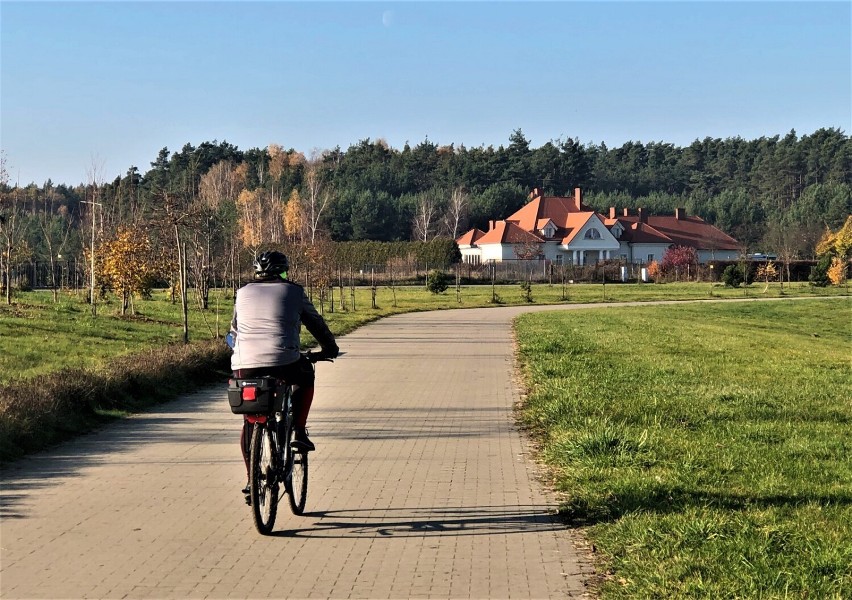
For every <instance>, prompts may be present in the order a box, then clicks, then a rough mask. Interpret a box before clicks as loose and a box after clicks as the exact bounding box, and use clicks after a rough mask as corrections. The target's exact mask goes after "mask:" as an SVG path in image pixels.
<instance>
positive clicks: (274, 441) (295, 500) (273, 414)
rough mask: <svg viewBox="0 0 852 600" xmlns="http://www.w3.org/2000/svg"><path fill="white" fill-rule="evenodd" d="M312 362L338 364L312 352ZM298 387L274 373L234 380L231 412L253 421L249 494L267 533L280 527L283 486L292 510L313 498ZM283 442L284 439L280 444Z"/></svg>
mask: <svg viewBox="0 0 852 600" xmlns="http://www.w3.org/2000/svg"><path fill="white" fill-rule="evenodd" d="M304 356H305V357H307V359H308V360H309V361H310V363H311V365H313V364H314V363H316V362H317V361H328V362H333V361H332V360H331V359H330V358H320V357H319V356H318V355H316V354H312V353H310V352H307V353H304ZM292 396H293V388H292V386H291V385H290V384H288V383H287V382H286V381H283V380H280V379H276V378H275V377H251V378H245V379H231V380H230V381H229V388H228V401H229V403H230V405H231V410H232V411H233V412H234V413H236V414H242V415H244V418H245V419H246V420H247V421H248V422H249V423H251V424H252V433H251V443H250V447H249V497H248V501H249V503H250V504H251V507H252V515H253V517H254V525H255V527H256V528H257V530H258V532H260V533H261V534H263V535H268V534H269V533H270V532H271V531H272V527H273V526H274V525H275V517H276V516H277V514H278V502H279V500H280V499H281V496H280V493H281V484H283V487H284V493H285V494H287V497H288V499H289V501H290V509H291V510H292V512H293V514H295V515H301V514H303V513H304V511H305V504H306V502H307V498H308V452H307V451H305V450H302V449H300V448H299V447H297V446H294V445H293V431H294V427H293V418H294V415H293V410H294V406H293V397H292ZM281 440H283V443H281Z"/></svg>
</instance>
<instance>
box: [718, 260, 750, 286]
mask: <svg viewBox="0 0 852 600" xmlns="http://www.w3.org/2000/svg"><path fill="white" fill-rule="evenodd" d="M744 281H745V278H744V277H743V272H742V271H741V270H740V268H739V266H737V265H728V266H727V267H725V270H724V271H723V272H722V283H724V284H725V287H734V288H737V287H740V285H742V283H743V282H744Z"/></svg>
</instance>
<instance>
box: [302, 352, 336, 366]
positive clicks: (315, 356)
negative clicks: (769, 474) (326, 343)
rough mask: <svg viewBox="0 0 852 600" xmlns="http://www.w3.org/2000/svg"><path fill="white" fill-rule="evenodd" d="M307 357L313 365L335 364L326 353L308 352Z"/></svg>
mask: <svg viewBox="0 0 852 600" xmlns="http://www.w3.org/2000/svg"><path fill="white" fill-rule="evenodd" d="M307 357H308V360H309V361H311V362H312V363H315V362H320V361H328V362H334V359H332V358H331V357H330V356H328V355H327V354H326V353H325V352H308V354H307Z"/></svg>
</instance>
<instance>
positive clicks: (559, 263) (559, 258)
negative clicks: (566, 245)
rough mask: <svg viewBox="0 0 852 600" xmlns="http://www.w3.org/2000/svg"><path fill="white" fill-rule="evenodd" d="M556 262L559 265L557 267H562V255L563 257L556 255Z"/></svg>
mask: <svg viewBox="0 0 852 600" xmlns="http://www.w3.org/2000/svg"><path fill="white" fill-rule="evenodd" d="M555 262H556V264H557V265H561V264H562V255H561V254H557V255H556V259H555Z"/></svg>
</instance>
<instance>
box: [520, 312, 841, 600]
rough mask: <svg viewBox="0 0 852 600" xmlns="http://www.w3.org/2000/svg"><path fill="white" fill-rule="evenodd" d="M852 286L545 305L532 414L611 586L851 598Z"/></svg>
mask: <svg viewBox="0 0 852 600" xmlns="http://www.w3.org/2000/svg"><path fill="white" fill-rule="evenodd" d="M850 317H852V310H850V301H849V300H848V299H837V300H825V301H820V302H818V303H816V302H806V301H803V302H791V303H775V302H773V303H765V304H764V303H759V304H752V303H748V304H739V303H738V304H725V303H713V304H703V305H683V306H665V307H637V308H625V309H620V310H618V311H613V310H606V311H601V310H589V311H583V313H582V314H579V313H539V314H531V315H525V316H523V317H521V318H520V319H519V320H518V322H517V325H516V329H517V338H518V344H519V355H520V360H521V363H522V365H523V367H522V368H523V372H524V375H525V378H526V381H527V382H528V387H529V396H528V398H527V401H526V403H525V407H524V408H523V410H522V419H523V421H524V422H525V423H526V424H527V425H528V426H529V427H530V428H531V429H532V430H533V432H534V435H535V436H536V438H537V439H538V440H539V441H540V443H541V448H542V456H543V458H544V460H545V461H546V462H547V463H548V464H549V465H550V466H551V467H552V469H553V471H554V474H555V477H556V485H557V488H558V490H559V491H560V492H561V493H562V494H563V498H564V501H563V504H562V508H561V512H562V514H563V515H564V516H565V518H567V519H571V520H574V521H575V522H579V523H583V524H585V525H588V536H589V538H590V539H591V540H592V541H593V542H594V544H595V545H596V547H597V549H598V551H599V553H600V557H601V559H602V562H603V563H604V568H603V572H605V573H607V575H606V577H605V579H604V581H603V583H602V587H601V593H602V596H603V597H604V598H619V599H620V598H699V597H701V598H850V597H852V491H850V490H852V441H850V439H852V438H850V437H849V429H850V425H851V424H852V404H850V401H849V398H852V378H850V374H852V373H851V372H850V371H851V370H850V347H851V346H850V341H852V335H850V334H852V330H851V329H852V318H850Z"/></svg>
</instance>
